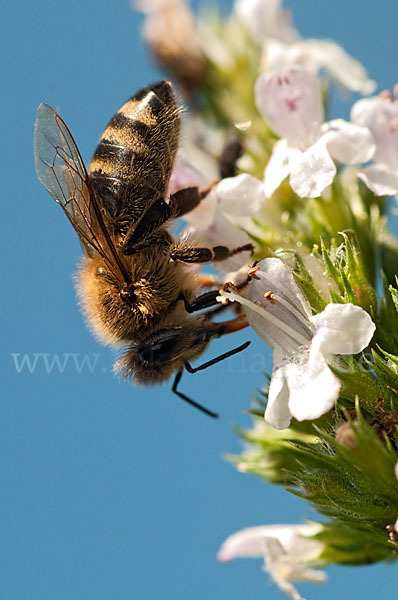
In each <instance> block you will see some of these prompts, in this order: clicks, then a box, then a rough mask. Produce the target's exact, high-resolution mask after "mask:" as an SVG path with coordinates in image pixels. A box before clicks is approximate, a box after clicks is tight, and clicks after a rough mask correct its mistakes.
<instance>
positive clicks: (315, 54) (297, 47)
mask: <svg viewBox="0 0 398 600" xmlns="http://www.w3.org/2000/svg"><path fill="white" fill-rule="evenodd" d="M262 63H263V66H264V70H267V71H275V72H279V73H280V72H281V71H283V70H284V69H286V68H288V67H300V68H302V69H305V70H306V71H309V72H310V73H312V74H313V75H316V74H318V73H319V72H320V71H321V70H323V71H325V73H326V74H327V75H329V76H330V78H331V79H333V80H334V81H335V82H336V83H337V84H338V85H340V86H341V87H344V88H346V89H347V90H350V91H351V92H359V93H361V94H364V95H366V94H371V93H372V92H374V90H375V88H376V83H375V82H374V81H372V80H371V79H369V77H368V74H367V72H366V69H365V68H364V67H363V65H361V63H360V62H358V61H357V60H355V58H353V57H352V56H350V55H349V54H347V52H346V51H345V50H344V49H343V48H342V47H341V46H339V45H338V44H336V42H332V41H330V40H298V41H296V42H294V43H291V44H287V43H284V42H282V41H280V40H269V41H268V42H267V44H266V45H265V47H264V54H263V61H262Z"/></svg>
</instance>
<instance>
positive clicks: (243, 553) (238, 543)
mask: <svg viewBox="0 0 398 600" xmlns="http://www.w3.org/2000/svg"><path fill="white" fill-rule="evenodd" d="M321 530H322V526H321V525H320V524H318V523H313V524H308V525H263V526H260V527H249V528H247V529H243V530H242V531H238V532H237V533H235V534H234V535H232V536H230V537H229V538H227V539H226V540H225V542H224V543H223V545H222V547H221V549H220V552H219V554H218V558H219V560H222V561H228V560H232V559H234V558H238V557H254V558H257V557H260V556H263V557H264V562H265V567H266V569H267V571H268V572H269V573H270V575H271V577H272V578H273V579H274V581H275V582H276V583H277V585H278V586H279V587H280V588H281V589H282V590H283V591H284V592H286V593H287V594H288V595H289V596H290V597H291V598H293V600H299V599H300V598H301V596H300V595H299V594H298V592H297V590H296V589H295V588H294V587H293V585H292V583H291V582H293V581H313V582H316V583H323V582H324V581H325V580H326V574H325V573H324V572H322V571H315V570H314V569H312V568H310V566H311V564H312V563H313V562H314V561H316V560H317V558H318V557H319V555H320V553H321V552H322V550H323V544H322V543H321V542H318V541H317V540H313V539H309V538H310V536H313V535H315V534H316V533H318V532H319V531H321Z"/></svg>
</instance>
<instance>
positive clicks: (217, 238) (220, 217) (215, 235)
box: [186, 206, 251, 271]
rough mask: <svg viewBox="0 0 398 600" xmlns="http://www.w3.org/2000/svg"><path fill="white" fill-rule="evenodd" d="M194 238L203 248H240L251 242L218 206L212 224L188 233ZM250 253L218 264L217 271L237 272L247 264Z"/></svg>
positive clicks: (195, 228) (192, 229)
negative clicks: (223, 246)
mask: <svg viewBox="0 0 398 600" xmlns="http://www.w3.org/2000/svg"><path fill="white" fill-rule="evenodd" d="M186 233H187V234H188V235H191V236H194V237H195V238H196V239H197V240H198V241H200V244H201V245H202V246H207V247H209V248H211V247H212V246H222V245H225V246H227V247H228V248H238V247H239V246H244V245H246V244H249V243H250V242H251V240H250V238H249V236H248V235H247V234H246V233H245V232H244V231H242V230H241V229H239V227H237V226H236V225H234V224H233V223H232V222H231V221H230V220H229V219H228V218H227V217H226V216H225V214H224V213H223V212H222V211H221V210H220V207H219V206H216V208H215V210H214V212H213V215H212V219H211V221H210V224H209V225H208V226H207V227H205V228H202V227H191V228H189V229H188V231H187V232H186ZM250 254H251V253H250V251H244V252H239V253H238V254H235V255H234V256H231V258H227V259H226V260H222V261H219V262H217V269H221V270H222V271H237V270H238V269H240V268H241V267H242V265H244V264H247V262H248V260H249V257H250Z"/></svg>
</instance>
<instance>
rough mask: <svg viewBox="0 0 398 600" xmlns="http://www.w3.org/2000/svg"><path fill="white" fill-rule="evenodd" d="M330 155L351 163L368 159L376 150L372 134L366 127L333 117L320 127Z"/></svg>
mask: <svg viewBox="0 0 398 600" xmlns="http://www.w3.org/2000/svg"><path fill="white" fill-rule="evenodd" d="M322 131H323V134H324V137H323V139H324V140H325V141H326V145H327V149H328V151H329V152H330V155H331V156H333V158H335V159H336V160H338V161H340V162H342V163H346V164H348V165H353V164H357V163H363V162H367V161H368V160H370V159H371V158H372V156H373V154H374V152H375V150H376V145H375V143H374V140H373V136H372V134H371V133H370V131H369V129H368V128H367V127H361V126H359V125H355V124H353V123H348V122H347V121H344V120H343V119H335V120H334V121H329V122H328V123H325V124H324V125H323V127H322Z"/></svg>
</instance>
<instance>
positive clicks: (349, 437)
mask: <svg viewBox="0 0 398 600" xmlns="http://www.w3.org/2000/svg"><path fill="white" fill-rule="evenodd" d="M354 425H355V427H359V426H360V425H359V423H358V422H357V421H355V422H354ZM336 442H338V443H339V444H340V445H341V446H343V447H344V448H347V450H358V439H357V437H356V435H355V431H354V430H353V428H352V426H351V423H344V425H341V426H340V427H339V428H338V430H337V431H336Z"/></svg>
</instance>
